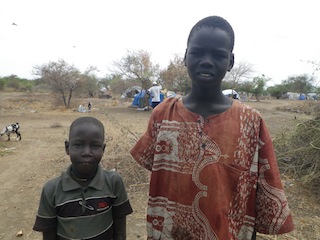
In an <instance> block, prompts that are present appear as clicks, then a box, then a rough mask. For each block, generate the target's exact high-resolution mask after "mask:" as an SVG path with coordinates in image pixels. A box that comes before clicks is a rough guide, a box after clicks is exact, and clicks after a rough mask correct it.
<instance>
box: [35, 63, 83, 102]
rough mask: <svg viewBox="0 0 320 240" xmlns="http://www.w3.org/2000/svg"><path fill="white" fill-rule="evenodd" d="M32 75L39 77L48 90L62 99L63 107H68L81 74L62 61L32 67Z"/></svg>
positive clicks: (77, 86) (79, 84)
mask: <svg viewBox="0 0 320 240" xmlns="http://www.w3.org/2000/svg"><path fill="white" fill-rule="evenodd" d="M34 74H35V75H37V76H40V77H41V78H42V79H43V81H44V82H46V84H48V86H49V87H50V90H51V91H52V92H53V93H55V94H58V95H60V96H61V97H62V100H63V103H64V105H65V107H67V108H69V107H70V102H71V99H72V96H73V93H74V91H76V90H77V89H78V88H80V86H81V81H80V79H81V74H80V72H79V70H78V69H77V68H75V67H74V66H73V65H69V64H68V63H66V62H65V61H64V60H63V59H59V60H58V62H49V63H47V64H43V65H41V66H35V67H34Z"/></svg>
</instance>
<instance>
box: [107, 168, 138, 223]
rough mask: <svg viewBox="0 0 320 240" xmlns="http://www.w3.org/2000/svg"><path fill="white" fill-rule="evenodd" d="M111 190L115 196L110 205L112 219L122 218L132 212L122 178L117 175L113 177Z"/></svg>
mask: <svg viewBox="0 0 320 240" xmlns="http://www.w3.org/2000/svg"><path fill="white" fill-rule="evenodd" d="M113 189H114V192H115V195H116V198H115V199H114V200H113V203H112V215H113V217H114V218H122V217H125V216H126V215H128V214H130V213H132V212H133V210H132V207H131V205H130V202H129V199H128V196H127V192H126V189H125V186H124V183H123V180H122V177H121V176H120V175H119V174H116V175H114V184H113Z"/></svg>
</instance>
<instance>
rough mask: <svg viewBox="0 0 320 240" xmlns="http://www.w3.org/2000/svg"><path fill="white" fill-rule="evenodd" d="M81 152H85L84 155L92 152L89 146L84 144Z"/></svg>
mask: <svg viewBox="0 0 320 240" xmlns="http://www.w3.org/2000/svg"><path fill="white" fill-rule="evenodd" d="M83 154H85V155H90V154H92V152H91V148H90V146H84V148H83Z"/></svg>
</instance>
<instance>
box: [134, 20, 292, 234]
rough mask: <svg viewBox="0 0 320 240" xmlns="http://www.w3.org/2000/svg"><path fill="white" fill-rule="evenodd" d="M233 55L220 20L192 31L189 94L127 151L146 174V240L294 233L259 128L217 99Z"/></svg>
mask: <svg viewBox="0 0 320 240" xmlns="http://www.w3.org/2000/svg"><path fill="white" fill-rule="evenodd" d="M233 47H234V32H233V29H232V27H231V26H230V24H229V23H228V22H227V21H226V20H225V19H223V18H221V17H218V16H210V17H207V18H204V19H202V20H200V21H199V22H198V23H197V24H195V26H194V27H193V28H192V29H191V31H190V34H189V37H188V41H187V50H186V53H185V58H184V60H185V65H186V67H187V70H188V74H189V76H190V78H191V84H192V87H191V92H190V93H189V94H188V95H186V96H184V97H173V98H167V99H165V100H164V101H163V102H162V103H161V104H160V105H159V106H158V107H156V109H155V110H154V111H152V114H151V117H150V121H149V124H148V128H147V131H146V132H145V133H144V135H143V136H142V137H141V138H140V139H139V141H138V142H137V143H136V145H135V146H134V147H133V148H132V150H131V154H132V156H133V157H134V159H135V160H136V161H137V162H138V163H139V164H141V165H142V166H143V167H144V168H146V169H148V170H150V171H151V178H150V187H149V201H148V209H147V234H148V239H175V240H191V239H192V240H196V239H206V240H207V239H212V240H213V239H215V240H218V239H220V240H229V239H234V240H251V239H256V232H260V233H263V234H271V235H275V234H281V233H287V232H290V231H292V230H293V223H292V216H291V212H290V210H289V207H288V203H287V199H286V195H285V192H284V190H283V187H282V184H281V178H280V174H279V170H278V166H277V161H276V157H275V153H274V148H273V144H272V139H271V137H270V134H269V132H268V129H267V126H266V123H265V121H264V120H263V119H262V117H261V115H260V113H259V112H258V111H257V110H255V109H253V108H251V107H250V106H247V105H245V104H244V103H242V102H240V101H237V100H234V99H232V98H229V97H228V96H225V95H224V94H223V93H222V91H221V85H222V80H223V78H224V76H225V74H226V72H227V71H230V70H231V69H232V67H233V65H234V54H233Z"/></svg>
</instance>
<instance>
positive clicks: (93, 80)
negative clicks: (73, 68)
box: [78, 66, 99, 97]
mask: <svg viewBox="0 0 320 240" xmlns="http://www.w3.org/2000/svg"><path fill="white" fill-rule="evenodd" d="M95 71H97V69H96V68H95V67H92V66H91V67H89V68H87V70H86V71H85V72H84V73H83V74H81V75H80V83H81V88H78V89H79V90H80V91H81V92H82V93H84V94H86V95H87V96H89V97H93V96H95V95H96V93H97V92H98V91H99V84H98V78H97V76H96V75H95Z"/></svg>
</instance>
